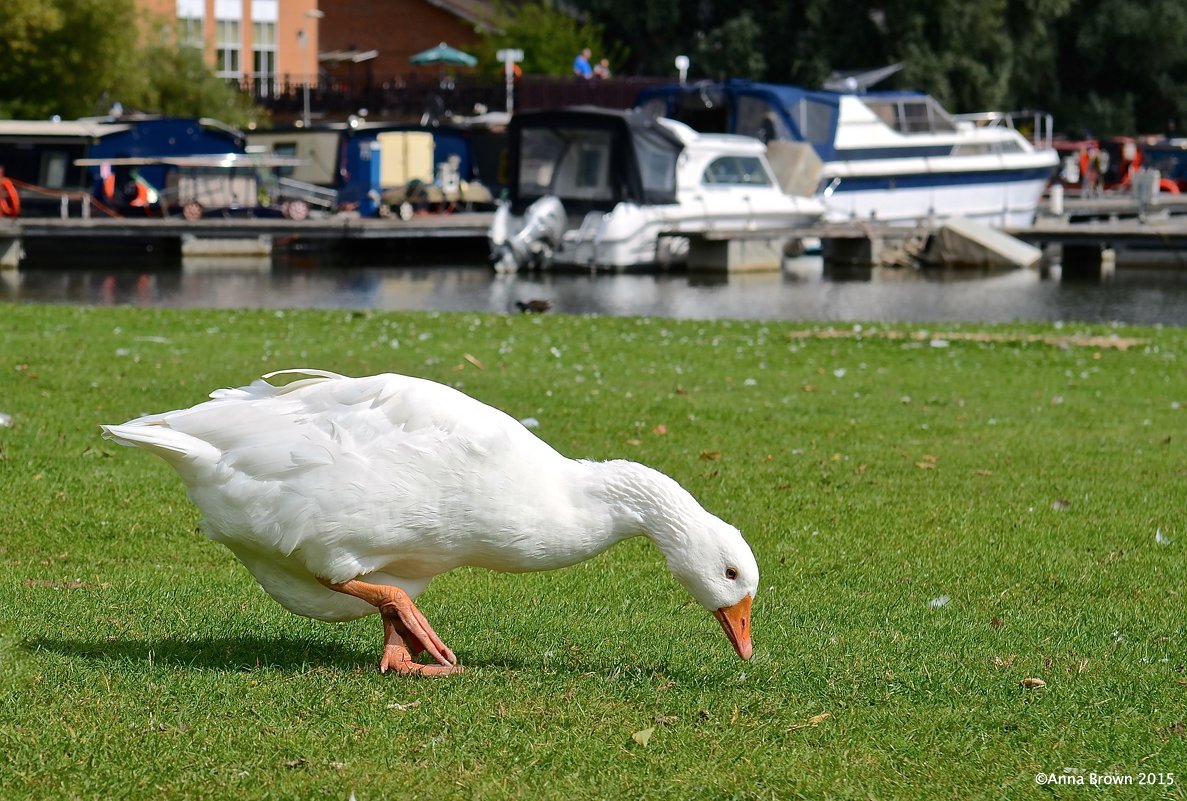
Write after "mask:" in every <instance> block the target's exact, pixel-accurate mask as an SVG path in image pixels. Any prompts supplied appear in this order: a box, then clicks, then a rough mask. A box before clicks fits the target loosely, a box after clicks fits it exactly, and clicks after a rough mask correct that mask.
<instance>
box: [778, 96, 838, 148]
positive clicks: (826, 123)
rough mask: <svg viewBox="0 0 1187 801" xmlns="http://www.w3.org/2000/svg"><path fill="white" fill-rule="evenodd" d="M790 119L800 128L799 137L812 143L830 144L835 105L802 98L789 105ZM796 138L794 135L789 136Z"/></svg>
mask: <svg viewBox="0 0 1187 801" xmlns="http://www.w3.org/2000/svg"><path fill="white" fill-rule="evenodd" d="M791 114H792V120H793V121H794V122H795V124H796V126H797V127H798V128H799V129H800V136H799V138H801V139H803V140H804V141H805V142H810V143H812V144H814V145H831V144H832V142H833V126H834V125H835V124H836V123H835V122H834V115H835V114H836V107H835V106H832V105H830V104H828V103H820V102H818V101H815V100H808V99H806V98H805V99H802V100H799V101H797V102H796V104H795V105H794V106H791ZM789 138H792V139H794V138H796V137H789Z"/></svg>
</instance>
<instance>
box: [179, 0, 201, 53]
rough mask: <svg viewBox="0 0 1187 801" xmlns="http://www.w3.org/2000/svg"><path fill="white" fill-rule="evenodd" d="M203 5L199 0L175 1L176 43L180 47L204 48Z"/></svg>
mask: <svg viewBox="0 0 1187 801" xmlns="http://www.w3.org/2000/svg"><path fill="white" fill-rule="evenodd" d="M205 5H206V4H205V3H203V2H201V0H177V41H178V44H180V45H181V46H182V47H193V48H196V49H198V50H201V49H203V48H204V47H205V44H206V35H205V31H204V30H203V22H204V21H205V20H204V17H205V14H206V8H205Z"/></svg>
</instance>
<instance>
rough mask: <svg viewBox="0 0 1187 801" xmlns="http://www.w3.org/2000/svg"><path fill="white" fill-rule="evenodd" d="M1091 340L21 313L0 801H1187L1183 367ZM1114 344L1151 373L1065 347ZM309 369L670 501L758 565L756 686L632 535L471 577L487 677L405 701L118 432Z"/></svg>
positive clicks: (544, 320)
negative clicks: (646, 469)
mask: <svg viewBox="0 0 1187 801" xmlns="http://www.w3.org/2000/svg"><path fill="white" fill-rule="evenodd" d="M1073 328H1075V327H1073V326H1068V327H1064V328H1062V329H1056V328H1052V327H991V328H985V329H979V328H977V327H974V326H944V327H943V331H942V332H932V333H930V334H929V335H927V336H924V337H922V338H910V337H907V338H901V337H892V336H887V335H886V334H887V333H896V332H897V333H903V331H905V330H906V329H901V330H900V329H894V328H893V327H886V326H874V327H867V328H866V329H865V330H864V331H861V332H854V331H853V330H848V331H847V332H846V333H847V335H846V336H844V337H832V336H825V335H824V333H825V332H823V331H815V332H812V331H811V329H810V327H809V328H808V329H805V327H804V326H799V325H791V324H774V323H738V322H697V321H688V322H673V321H666V320H648V319H594V318H576V317H564V316H546V317H498V316H485V315H476V314H370V313H366V314H360V313H349V312H319V311H301V312H285V313H277V312H271V311H261V312H254V311H253V312H208V311H168V310H150V309H86V308H62V307H38V306H8V307H4V308H3V317H2V320H0V412H3V413H6V414H8V415H11V417H12V421H13V424H12V425H11V427H6V428H0V515H2V519H3V533H2V534H0V604H2V608H3V609H4V616H3V621H2V622H0V698H2V701H0V704H2V705H0V746H2V748H0V797H3V798H153V799H159V798H182V797H184V798H216V799H229V798H252V799H255V798H276V799H281V798H321V797H328V798H340V799H346V798H348V797H349V796H350V794H351V793H352V792H353V793H354V794H355V796H356V797H357V798H358V799H359V801H365V800H366V799H382V798H396V797H399V798H402V799H421V798H425V799H427V798H434V799H439V798H475V799H477V798H482V799H494V798H565V799H569V798H673V799H676V798H679V799H684V798H712V799H719V798H779V799H784V798H799V797H805V798H819V797H832V798H866V797H875V798H959V797H1002V798H1015V797H1023V796H1028V795H1040V794H1047V793H1048V792H1050V794H1053V795H1056V796H1064V795H1067V794H1068V791H1070V790H1072V789H1073V788H1068V787H1058V788H1047V790H1043V789H1041V788H1039V787H1037V786H1036V784H1035V781H1034V775H1035V774H1036V773H1038V772H1054V773H1062V772H1063V771H1064V769H1065V768H1071V769H1078V770H1081V771H1084V772H1085V773H1084V774H1073V775H1085V776H1086V775H1087V772H1090V771H1095V772H1097V773H1105V772H1116V773H1120V774H1124V775H1131V776H1134V777H1136V776H1137V775H1138V774H1140V773H1150V772H1153V773H1159V772H1161V773H1164V774H1165V773H1168V772H1175V774H1176V778H1177V779H1178V782H1179V783H1178V784H1176V785H1174V786H1171V787H1166V786H1162V787H1153V788H1152V787H1136V788H1129V791H1128V792H1129V793H1132V794H1133V796H1134V797H1139V796H1140V797H1163V796H1171V797H1184V791H1183V790H1182V787H1183V783H1184V782H1187V759H1184V756H1185V755H1187V704H1185V702H1184V697H1185V695H1187V673H1185V667H1184V663H1185V662H1187V652H1185V646H1187V639H1185V636H1184V619H1185V614H1184V606H1185V604H1184V602H1185V597H1187V596H1185V594H1187V568H1185V567H1184V553H1185V551H1184V548H1187V525H1185V523H1184V509H1185V508H1187V504H1185V503H1184V501H1185V499H1187V492H1185V490H1184V481H1185V478H1184V476H1185V474H1187V433H1185V432H1184V424H1185V423H1187V409H1185V408H1181V406H1183V405H1187V374H1185V372H1184V371H1185V367H1187V365H1185V364H1184V359H1185V358H1187V337H1185V334H1184V332H1183V331H1181V330H1177V329H1168V330H1138V331H1135V330H1104V329H1092V330H1087V329H1086V330H1083V331H1081V330H1079V329H1078V328H1077V329H1076V330H1073ZM805 330H808V331H809V333H810V334H811V335H808V336H803V335H801V334H802V333H803V332H804V331H805ZM982 330H983V331H985V332H987V333H990V334H992V335H993V337H992V338H987V337H979V336H977V334H978V333H980V332H981V331H982ZM1088 334H1101V335H1104V336H1105V337H1109V336H1114V337H1116V336H1120V337H1138V338H1141V339H1143V340H1145V341H1144V342H1142V343H1139V344H1136V345H1134V346H1133V347H1130V348H1129V349H1127V350H1120V349H1116V348H1111V347H1104V346H1101V344H1100V343H1094V342H1092V341H1088V340H1077V342H1076V343H1073V344H1069V343H1067V342H1066V341H1062V342H1054V343H1050V342H1045V341H1040V340H1039V339H1037V338H1036V336H1035V335H1039V336H1058V337H1067V336H1073V335H1088ZM960 337H969V338H960ZM1105 344H1108V343H1107V342H1106V343H1105ZM467 354H468V355H469V356H470V357H472V359H473V361H471V360H469V359H467V356H466V355H467ZM474 361H477V362H480V363H481V364H482V365H483V367H484V369H479V368H478V367H477V366H476V365H475V364H474ZM295 366H308V367H321V368H326V369H332V370H337V371H340V372H345V373H353V374H364V373H371V372H379V371H386V370H392V371H401V372H407V373H413V374H417V375H422V376H426V377H429V378H433V379H437V380H441V381H445V382H449V383H455V384H457V385H460V386H462V387H463V388H464V389H465V390H466V391H468V392H470V393H471V394H473V395H475V396H477V397H479V398H481V399H482V400H485V401H487V402H489V403H492V404H494V405H496V406H499V407H501V408H503V409H506V410H507V411H509V412H510V413H512V414H514V415H516V416H518V417H520V418H524V417H529V416H531V417H536V418H537V419H538V420H539V421H540V428H539V429H538V433H539V434H540V435H541V436H542V437H543V438H544V439H546V440H547V441H549V442H550V443H552V444H553V445H555V446H556V447H557V448H558V449H560V450H561V451H562V452H564V453H566V454H569V455H573V456H584V457H592V458H610V457H621V456H627V457H630V458H635V459H638V460H639V461H643V462H646V463H648V464H651V465H653V466H655V467H657V468H660V469H662V470H664V471H665V472H667V473H669V474H670V475H672V476H674V477H675V478H677V479H678V480H679V481H681V482H682V483H683V484H684V485H685V486H687V487H688V488H689V489H690V490H691V491H692V492H693V493H694V494H695V495H696V496H697V497H698V498H700V499H701V500H702V502H703V503H704V504H705V505H706V506H707V507H708V508H709V509H711V510H712V511H714V512H716V513H717V514H719V515H720V516H722V517H723V518H725V519H727V520H730V521H731V522H733V523H735V524H736V525H737V526H739V528H741V529H742V531H743V532H744V533H745V534H746V535H747V537H748V538H749V540H750V542H751V544H752V545H753V547H754V549H755V552H756V554H757V556H758V560H759V564H760V566H761V568H762V570H763V584H762V587H761V588H760V592H759V597H758V601H757V603H756V611H755V618H754V626H755V645H756V656H755V658H754V660H753V661H752V662H750V663H748V664H744V663H741V662H739V661H738V660H737V659H736V657H735V656H734V655H733V653H732V650H731V649H730V648H729V646H728V644H727V643H726V641H725V639H724V637H723V636H722V635H721V632H720V630H719V629H718V628H717V625H716V623H715V622H714V621H713V620H712V619H711V618H710V617H709V616H708V615H706V614H705V613H704V612H703V611H702V610H700V609H699V608H698V607H696V606H695V604H693V603H692V602H691V601H690V600H689V599H688V598H687V597H686V595H685V594H684V592H683V591H682V590H681V589H680V588H679V587H678V586H677V585H676V583H675V582H674V581H673V580H672V579H671V578H670V577H669V576H668V575H667V574H666V571H665V569H664V566H663V563H662V559H661V558H660V557H659V555H658V553H657V552H656V551H655V549H654V548H653V547H652V546H651V545H650V544H649V543H647V542H645V541H642V540H636V541H632V542H629V543H626V544H624V545H622V546H619V547H618V548H616V549H613V550H611V551H610V552H608V553H606V554H604V555H603V556H601V557H599V558H597V559H595V560H593V561H591V562H588V563H585V564H582V565H580V566H577V567H574V568H571V569H568V570H565V571H560V572H556V573H548V574H537V575H523V576H509V575H499V574H492V573H487V572H482V571H458V572H455V573H453V574H449V575H446V576H443V577H441V578H439V579H438V580H437V581H436V582H435V583H434V584H433V586H432V587H431V588H430V589H429V591H428V592H427V593H426V594H425V595H424V596H422V599H421V601H422V602H421V607H422V609H424V610H425V612H426V614H427V615H428V617H429V619H430V620H432V621H433V623H434V625H435V626H436V628H437V630H438V631H439V632H441V633H442V635H443V637H444V638H445V640H446V641H447V642H448V643H450V645H451V646H452V647H453V648H454V649H455V650H456V651H457V652H458V654H459V655H460V658H461V659H462V661H463V663H464V664H465V665H466V666H467V672H466V673H465V674H464V675H462V676H459V677H453V678H450V679H447V680H437V681H433V680H415V679H414V680H409V679H402V678H395V677H392V676H381V675H379V674H378V673H377V672H376V670H375V663H376V660H377V657H378V647H379V641H380V631H379V623H378V621H377V620H376V619H375V618H370V619H367V620H363V621H358V622H355V623H351V624H346V625H331V624H325V623H318V622H314V621H309V620H305V619H302V618H297V617H295V616H292V615H289V614H288V613H286V612H284V611H283V610H282V609H280V608H279V607H278V606H277V605H276V604H275V603H274V602H272V601H271V600H270V599H269V598H268V597H267V596H266V595H264V594H263V593H262V591H260V590H259V588H258V587H257V586H256V585H255V584H254V582H253V581H252V579H251V577H250V576H249V575H248V574H247V572H246V571H245V570H244V569H243V568H242V567H240V566H239V565H238V563H236V562H235V560H234V559H233V557H232V556H231V555H230V554H229V553H228V552H226V551H225V550H223V549H222V548H220V547H219V546H217V545H215V544H213V543H210V542H208V541H206V540H204V539H203V538H202V537H201V536H200V535H199V534H197V533H196V531H195V525H196V522H197V515H196V512H195V510H194V509H193V508H192V507H191V506H190V505H189V503H188V501H187V500H186V498H185V495H184V492H183V490H182V487H181V485H180V483H179V482H178V481H177V479H176V478H175V477H174V475H173V474H172V472H171V471H170V470H169V469H168V468H167V467H166V466H165V465H164V464H163V463H161V462H160V461H159V460H155V459H153V458H151V457H149V456H148V455H146V454H144V453H140V452H136V451H133V450H131V449H123V448H119V447H117V446H114V445H112V444H110V443H106V442H104V441H102V440H100V438H99V436H98V429H97V424H98V423H100V422H119V421H122V420H125V419H127V418H130V417H132V416H135V415H137V414H140V413H142V412H149V411H160V410H164V409H168V408H175V407H178V406H184V405H190V404H192V403H195V402H197V401H198V400H200V399H201V398H202V397H204V395H205V393H206V392H208V391H209V390H211V389H213V388H216V387H220V386H238V385H240V384H242V383H245V382H247V381H248V380H250V379H251V378H253V377H255V376H256V375H259V374H261V373H263V372H265V371H268V370H271V369H276V368H283V367H295ZM1024 678H1041V679H1043V680H1044V681H1045V682H1046V686H1045V687H1043V688H1038V689H1029V690H1028V689H1024V688H1023V687H1021V686H1020V682H1021V680H1022V679H1024ZM648 729H652V730H653V731H652V732H651V733H650V738H649V739H648V738H647V737H646V736H645V735H639V737H638V739H636V738H635V737H633V736H632V735H634V734H636V733H638V732H644V731H646V730H648ZM639 740H645V741H646V744H645V745H643V744H640V742H639ZM1134 780H1135V781H1137V779H1136V778H1135V779H1134ZM1098 792H1101V791H1098ZM1103 792H1107V793H1110V794H1115V793H1121V792H1126V791H1125V790H1124V789H1123V790H1120V791H1119V790H1107V791H1103Z"/></svg>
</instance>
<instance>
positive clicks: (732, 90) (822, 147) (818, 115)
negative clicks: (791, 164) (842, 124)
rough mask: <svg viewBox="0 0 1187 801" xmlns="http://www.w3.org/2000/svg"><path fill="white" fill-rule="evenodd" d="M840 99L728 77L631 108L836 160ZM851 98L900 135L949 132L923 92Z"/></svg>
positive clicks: (649, 97) (647, 96) (660, 90)
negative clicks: (805, 146) (807, 148)
mask: <svg viewBox="0 0 1187 801" xmlns="http://www.w3.org/2000/svg"><path fill="white" fill-rule="evenodd" d="M844 97H846V94H845V93H841V92H830V91H823V90H811V89H801V88H799V87H797V86H788V85H783V84H773V83H758V82H755V81H746V80H738V79H733V80H728V81H704V82H700V83H693V84H683V85H681V84H669V85H666V86H656V87H651V88H649V89H644V90H643V91H642V92H640V93H639V95H638V97H637V98H636V101H635V105H636V106H637V107H638V109H639V110H640V111H642V112H644V113H647V114H651V115H653V116H664V117H670V118H672V119H675V120H679V121H680V122H683V123H685V124H687V125H689V126H690V127H692V128H694V129H695V130H698V131H701V132H703V133H714V132H718V133H735V134H742V135H743V136H753V137H756V138H758V139H761V140H762V141H764V142H770V141H772V140H776V139H782V140H790V141H794V142H808V143H809V144H811V145H812V147H813V148H814V149H815V150H816V153H817V155H819V156H820V158H821V159H822V160H824V161H833V160H835V159H836V158H837V157H838V156H837V148H836V144H835V143H836V135H837V123H838V120H839V117H840V113H841V100H842V98H844ZM856 97H857V98H858V99H859V100H860V101H861V102H862V103H863V104H865V105H866V106H867V107H868V108H869V109H870V110H871V111H872V112H873V113H874V114H876V115H877V116H878V117H879V119H881V120H882V122H884V123H886V125H887V126H889V127H890V128H891V129H892V130H895V131H898V132H900V133H917V132H920V131H936V130H952V128H953V124H952V121H951V119H950V118H949V117H948V115H947V114H946V113H945V112H944V110H943V109H942V108H940V106H939V104H938V103H936V101H935V100H934V99H933V98H932V97H930V96H928V95H926V94H922V93H919V92H897V91H896V92H866V93H863V94H860V95H857V96H856Z"/></svg>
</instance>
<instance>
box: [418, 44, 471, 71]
mask: <svg viewBox="0 0 1187 801" xmlns="http://www.w3.org/2000/svg"><path fill="white" fill-rule="evenodd" d="M408 60H409V61H411V62H412V63H413V64H453V65H457V66H459V67H473V66H475V65H476V64H477V63H478V59H476V58H474V56H472V55H470V54H469V53H463V52H462V51H461V50H458V49H457V48H456V47H450V46H449V45H447V44H445V42H442V43H441V44H439V45H437V46H436V47H430V48H429V49H428V50H422V51H421V52H419V53H417V54H415V55H413V56H412V57H411V58H409V59H408Z"/></svg>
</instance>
